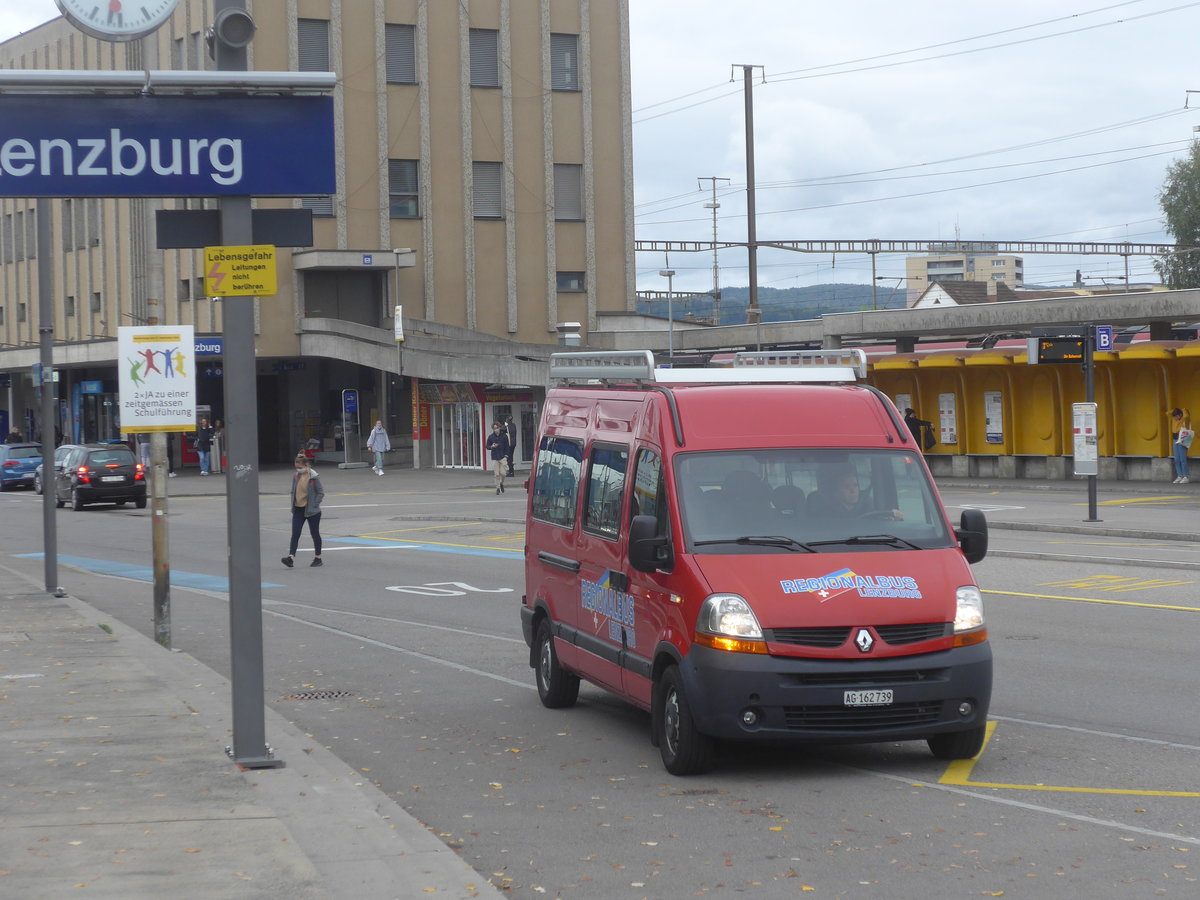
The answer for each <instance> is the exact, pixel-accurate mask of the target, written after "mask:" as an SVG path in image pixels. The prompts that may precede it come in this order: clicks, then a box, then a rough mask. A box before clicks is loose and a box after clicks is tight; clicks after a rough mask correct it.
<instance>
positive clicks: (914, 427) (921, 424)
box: [904, 406, 933, 451]
mask: <svg viewBox="0 0 1200 900" xmlns="http://www.w3.org/2000/svg"><path fill="white" fill-rule="evenodd" d="M904 424H905V425H907V426H908V430H909V431H911V432H912V436H913V442H914V443H915V444H916V445H917V449H918V450H921V451H924V450H925V449H927V448H926V447H925V441H924V440H922V432H921V429H922V428H932V427H933V423H932V422H926V421H925V420H924V419H919V418H917V411H916V410H915V409H913V408H912V407H911V406H910V407H908V408H907V409H905V410H904Z"/></svg>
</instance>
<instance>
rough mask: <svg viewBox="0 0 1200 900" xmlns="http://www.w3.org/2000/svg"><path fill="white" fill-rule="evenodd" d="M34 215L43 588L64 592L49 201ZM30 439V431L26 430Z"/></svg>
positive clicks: (42, 201)
mask: <svg viewBox="0 0 1200 900" xmlns="http://www.w3.org/2000/svg"><path fill="white" fill-rule="evenodd" d="M35 209H36V213H35V215H36V216H37V247H38V250H37V255H38V258H37V274H38V344H39V347H40V353H39V359H40V361H41V365H40V366H38V374H39V376H40V377H39V382H40V383H39V384H38V385H37V389H38V392H39V393H38V396H40V397H41V399H42V403H41V417H42V557H43V561H44V563H45V565H44V568H45V576H46V591H47V593H51V594H54V595H55V596H56V597H61V596H63V590H62V588H61V587H59V586H58V531H57V526H58V523H57V522H56V521H55V518H54V512H55V509H56V507H57V504H56V503H55V498H56V497H57V495H58V486H57V480H56V477H55V472H54V422H55V417H54V298H53V284H52V282H53V278H54V274H53V273H54V262H53V258H52V256H51V253H52V251H51V249H50V246H51V234H50V201H49V200H47V199H45V198H39V199H38V201H37V203H36V204H35ZM26 437H27V438H28V439H29V440H33V435H32V434H27V435H26Z"/></svg>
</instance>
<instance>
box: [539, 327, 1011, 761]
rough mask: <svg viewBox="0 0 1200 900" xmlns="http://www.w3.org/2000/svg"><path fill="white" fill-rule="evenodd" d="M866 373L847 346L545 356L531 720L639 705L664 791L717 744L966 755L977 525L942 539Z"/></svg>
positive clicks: (983, 703) (981, 546)
mask: <svg viewBox="0 0 1200 900" xmlns="http://www.w3.org/2000/svg"><path fill="white" fill-rule="evenodd" d="M865 374H866V360H865V356H864V354H863V352H862V351H861V350H837V351H801V352H789V353H745V354H737V355H736V356H735V357H734V359H733V364H732V366H731V367H728V368H699V369H672V368H656V367H655V364H654V357H653V355H652V354H651V353H650V351H638V352H632V353H631V352H616V353H601V352H598V353H556V354H554V355H553V358H552V362H551V378H552V381H553V382H554V385H553V386H552V387H551V388H550V389H549V390H548V392H547V397H546V403H545V406H544V408H543V411H542V416H541V423H540V427H539V433H538V437H537V444H536V450H535V456H534V459H533V474H532V477H531V478H530V481H529V502H528V510H527V517H526V543H525V593H524V596H523V598H522V604H521V624H522V629H523V632H524V635H525V640H526V642H527V643H528V644H529V647H530V654H529V664H530V666H531V667H532V668H533V669H534V675H535V679H536V682H537V689H538V694H539V696H540V698H541V701H542V703H543V704H544V705H545V706H547V707H551V708H556V707H566V706H570V705H572V704H574V703H575V701H576V699H577V697H578V695H579V686H580V680H581V679H583V680H586V681H588V682H590V683H591V684H594V685H597V686H599V687H601V688H603V689H605V690H608V691H611V692H612V693H614V694H616V695H618V696H620V697H622V698H624V699H625V700H626V701H628V702H629V703H631V704H633V705H635V706H637V707H640V708H642V709H645V710H647V711H649V713H650V728H651V734H650V737H651V741H652V743H653V744H654V745H656V746H657V747H658V748H659V750H660V753H661V755H662V760H663V763H664V765H665V766H666V768H667V770H668V771H670V772H671V773H673V774H676V775H687V774H693V773H698V772H702V771H704V770H705V769H706V768H708V767H709V766H710V765H711V761H712V757H713V751H714V747H715V746H716V745H717V744H718V743H719V742H725V741H729V742H753V741H781V740H783V741H801V742H822V743H851V742H855V743H858V742H872V741H902V740H924V741H926V742H927V743H928V746H929V749H930V750H931V751H932V752H933V754H934V755H935V756H937V757H939V758H943V759H959V758H969V757H972V756H974V755H975V754H977V753H978V752H979V750H980V749H981V747H982V746H983V741H984V733H985V724H986V719H987V712H988V703H989V701H990V697H991V685H992V656H991V649H990V646H989V644H988V641H987V628H986V625H985V622H984V616H983V602H982V597H981V595H980V591H979V588H978V586H977V585H976V582H975V579H974V578H973V577H972V574H971V570H970V566H969V565H968V564H969V563H974V562H977V561H979V560H981V559H983V557H984V554H985V553H986V551H987V526H986V522H985V520H984V517H983V514H982V513H980V512H979V511H977V510H967V511H965V512H964V513H963V514H962V518H961V522H960V527H959V528H958V529H955V528H954V527H953V526H952V524H951V522H950V521H949V519H948V516H947V513H946V510H945V508H944V507H943V505H942V502H941V500H940V498H939V496H938V493H937V489H936V488H935V486H934V483H933V480H932V478H931V477H930V474H929V470H928V468H927V467H926V465H925V461H924V459H923V458H922V454H921V450H920V448H918V447H916V446H914V444H913V438H912V434H911V432H910V431H909V429H908V428H907V426H906V425H905V423H904V421H903V419H902V418H901V417H900V415H899V413H898V412H897V411H896V408H895V406H893V405H892V403H891V401H890V400H889V399H888V398H887V397H886V396H885V395H884V394H882V393H881V392H880V391H878V390H877V389H875V388H873V387H871V386H869V385H865V384H861V383H859V380H860V379H861V378H862V377H864V376H865Z"/></svg>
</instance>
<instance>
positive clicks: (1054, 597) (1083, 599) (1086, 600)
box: [981, 588, 1200, 613]
mask: <svg viewBox="0 0 1200 900" xmlns="http://www.w3.org/2000/svg"><path fill="white" fill-rule="evenodd" d="M981 591H982V592H983V593H985V594H996V595H998V596H1003V597H1029V598H1032V599H1034V600H1070V601H1072V602H1074V603H1102V604H1106V605H1108V606H1133V607H1140V608H1142V609H1169V610H1174V611H1175V612H1192V613H1200V607H1196V606H1174V605H1172V604H1170V603H1138V602H1136V601H1134V600H1102V599H1101V598H1099V597H1060V596H1057V595H1055V594H1028V593H1024V592H1022V591H996V590H983V589H982V588H981Z"/></svg>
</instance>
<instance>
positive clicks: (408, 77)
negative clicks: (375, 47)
mask: <svg viewBox="0 0 1200 900" xmlns="http://www.w3.org/2000/svg"><path fill="white" fill-rule="evenodd" d="M384 44H385V51H384V52H385V53H386V55H387V61H386V63H385V65H386V68H387V83H388V84H416V83H417V29H416V28H415V27H414V26H412V25H387V26H385V27H384Z"/></svg>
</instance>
